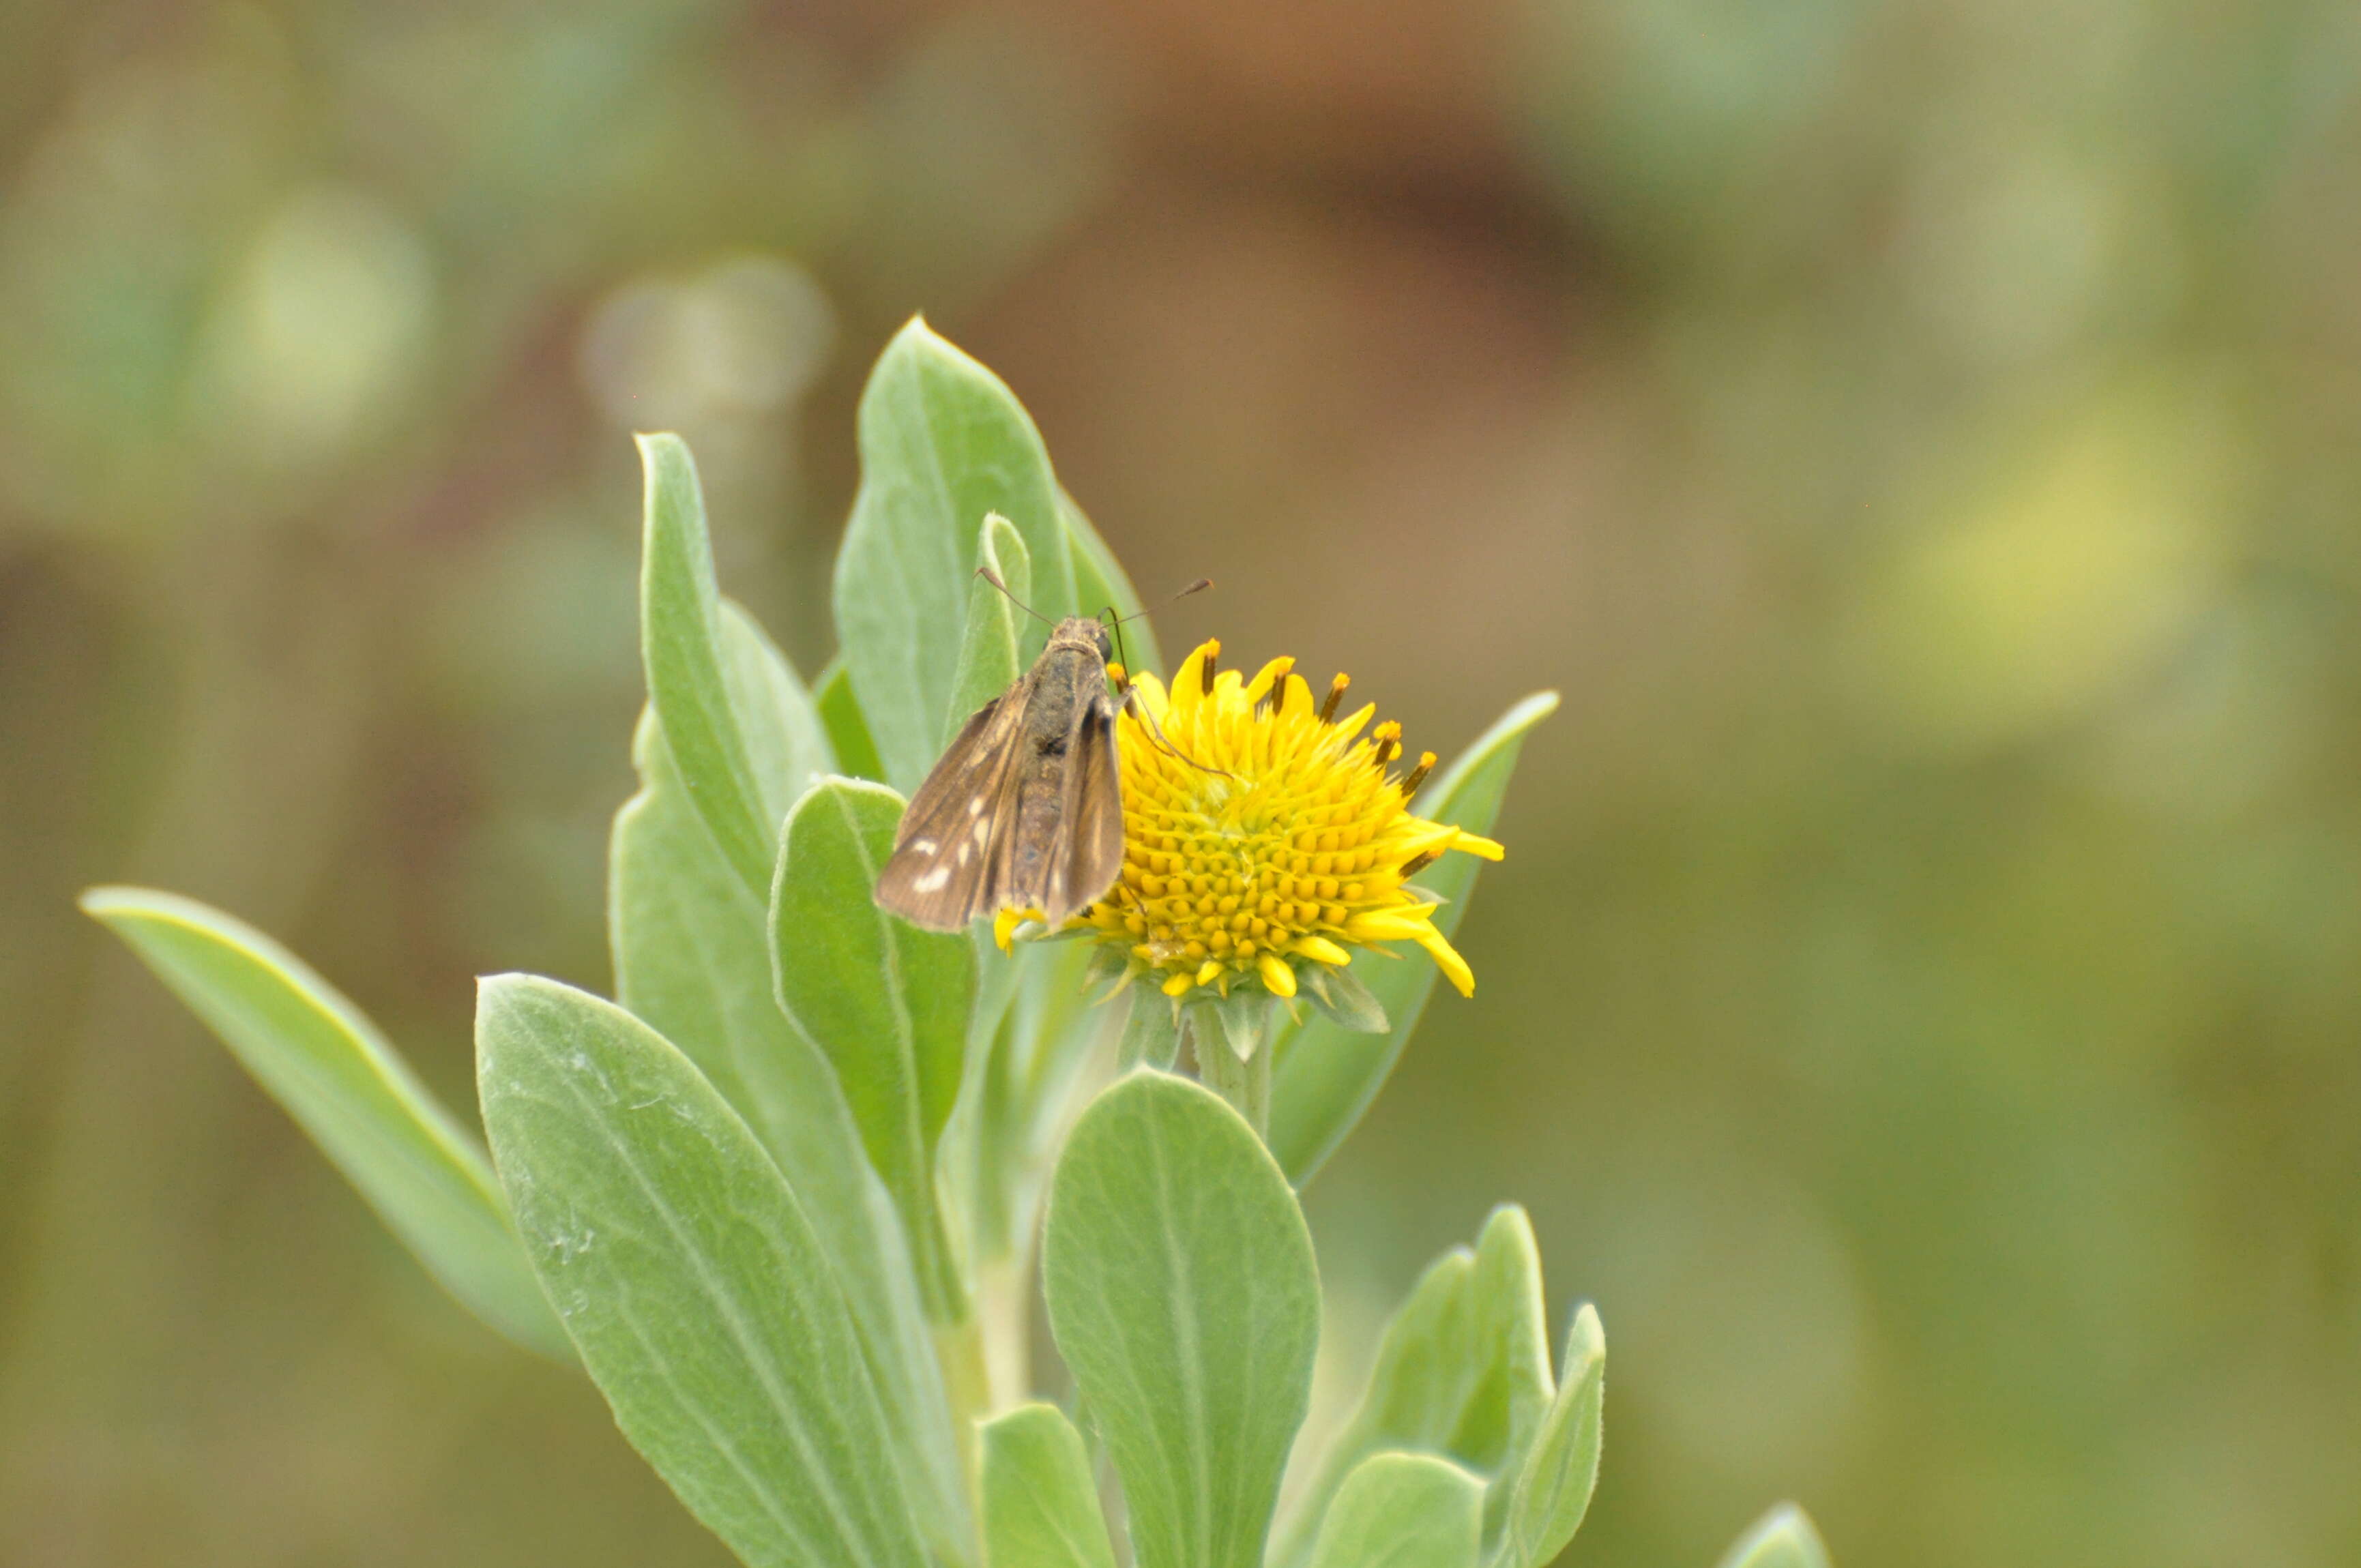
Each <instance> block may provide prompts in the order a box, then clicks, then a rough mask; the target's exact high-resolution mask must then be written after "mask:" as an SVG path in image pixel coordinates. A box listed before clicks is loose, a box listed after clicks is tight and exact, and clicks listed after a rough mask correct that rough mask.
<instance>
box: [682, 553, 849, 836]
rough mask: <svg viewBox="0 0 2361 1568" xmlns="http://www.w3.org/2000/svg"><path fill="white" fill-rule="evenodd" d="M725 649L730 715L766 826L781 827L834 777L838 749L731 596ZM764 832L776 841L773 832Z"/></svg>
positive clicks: (726, 603)
mask: <svg viewBox="0 0 2361 1568" xmlns="http://www.w3.org/2000/svg"><path fill="white" fill-rule="evenodd" d="M720 651H721V674H722V681H723V685H725V686H726V687H727V689H728V692H729V696H730V718H731V721H732V723H733V725H734V727H735V728H736V729H737V731H738V738H739V740H740V741H741V743H742V744H743V745H744V747H745V749H746V761H747V764H748V766H749V768H750V769H751V770H752V775H753V780H754V795H755V799H756V800H757V801H759V802H760V803H761V810H762V817H763V822H764V823H765V824H770V825H775V824H777V823H780V822H783V821H785V819H786V815H787V808H788V807H789V806H793V805H795V803H796V801H797V800H799V799H801V798H802V797H803V793H804V791H806V790H807V789H809V788H811V786H812V784H814V783H815V782H816V781H817V780H818V779H819V778H820V777H821V776H822V775H823V774H827V773H834V772H836V751H835V748H834V747H833V746H831V745H829V738H828V726H827V725H826V724H825V723H824V722H822V720H821V718H820V716H819V707H818V704H816V703H814V702H813V701H812V696H811V693H810V692H808V691H807V690H806V689H805V688H804V684H803V682H802V681H800V680H798V679H796V672H795V669H794V667H793V666H791V665H790V664H789V663H787V658H786V655H785V654H784V653H782V652H779V650H778V647H777V645H776V644H775V643H774V642H773V641H771V639H770V637H769V635H768V634H767V633H765V632H764V631H763V628H762V626H761V624H760V623H759V622H757V621H756V620H754V618H753V617H752V616H751V615H749V614H747V613H746V610H745V609H744V607H742V606H741V605H739V604H738V603H737V602H735V601H734V600H731V599H727V598H725V599H723V600H721V641H720ZM675 773H678V769H677V768H675ZM765 831H766V832H770V833H772V834H773V836H774V837H775V836H776V828H775V826H771V827H766V828H765Z"/></svg>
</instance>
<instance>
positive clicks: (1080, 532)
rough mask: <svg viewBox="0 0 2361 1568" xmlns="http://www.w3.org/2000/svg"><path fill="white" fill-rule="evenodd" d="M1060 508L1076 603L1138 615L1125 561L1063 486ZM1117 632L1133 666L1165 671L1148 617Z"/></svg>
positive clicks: (1085, 609)
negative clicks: (1069, 556) (1072, 566)
mask: <svg viewBox="0 0 2361 1568" xmlns="http://www.w3.org/2000/svg"><path fill="white" fill-rule="evenodd" d="M1058 511H1059V515H1060V516H1061V517H1063V518H1064V519H1065V520H1066V537H1067V539H1068V540H1069V541H1070V542H1071V547H1072V550H1073V554H1074V591H1075V595H1076V598H1075V600H1074V603H1075V607H1076V609H1077V610H1078V611H1079V613H1081V614H1083V615H1095V614H1097V613H1098V612H1099V611H1100V610H1102V609H1106V608H1107V607H1109V606H1113V607H1114V609H1115V613H1116V614H1117V615H1118V616H1124V617H1129V616H1135V615H1138V614H1139V611H1140V609H1141V606H1140V602H1139V591H1138V590H1137V588H1134V587H1132V586H1131V578H1130V577H1129V576H1126V575H1125V573H1124V569H1123V564H1122V563H1121V562H1119V561H1117V560H1116V559H1115V552H1114V551H1112V550H1110V549H1108V548H1107V544H1106V541H1105V540H1104V539H1102V538H1100V537H1099V531H1098V530H1097V529H1095V528H1093V527H1092V526H1091V520H1090V519H1089V518H1087V517H1085V516H1083V515H1082V508H1081V507H1079V506H1076V505H1075V504H1074V498H1073V497H1071V496H1070V495H1068V494H1066V492H1065V491H1063V490H1060V491H1059V492H1058ZM1118 635H1119V636H1120V638H1121V639H1122V641H1121V642H1120V643H1118V646H1119V647H1121V648H1122V649H1123V651H1124V654H1125V656H1126V658H1127V659H1128V660H1129V662H1130V666H1131V668H1133V669H1135V670H1153V671H1156V672H1158V673H1159V674H1161V673H1162V671H1163V669H1164V658H1163V655H1162V654H1161V653H1160V652H1158V650H1157V646H1156V629H1155V628H1154V627H1152V626H1150V625H1149V624H1148V620H1147V619H1146V618H1145V617H1142V618H1141V619H1140V620H1133V621H1131V622H1130V623H1129V624H1128V625H1126V626H1124V627H1123V628H1122V630H1121V631H1120V632H1119V633H1118Z"/></svg>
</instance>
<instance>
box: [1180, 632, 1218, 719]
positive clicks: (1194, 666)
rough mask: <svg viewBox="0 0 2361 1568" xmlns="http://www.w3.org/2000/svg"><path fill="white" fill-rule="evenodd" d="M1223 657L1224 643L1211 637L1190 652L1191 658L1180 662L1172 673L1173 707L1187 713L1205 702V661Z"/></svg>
mask: <svg viewBox="0 0 2361 1568" xmlns="http://www.w3.org/2000/svg"><path fill="white" fill-rule="evenodd" d="M1221 655H1222V643H1221V640H1220V639H1219V638H1213V637H1209V638H1207V639H1206V640H1205V641H1202V642H1200V643H1198V644H1197V646H1196V647H1194V648H1192V649H1191V650H1190V652H1189V656H1188V657H1187V658H1185V659H1183V660H1181V661H1180V668H1179V669H1177V670H1175V671H1173V672H1172V706H1173V707H1176V708H1178V709H1180V711H1181V712H1183V713H1186V712H1188V711H1189V710H1190V709H1191V708H1192V707H1196V706H1197V704H1198V703H1199V702H1200V701H1202V700H1203V697H1204V695H1205V661H1207V660H1208V659H1219V658H1220V657H1221Z"/></svg>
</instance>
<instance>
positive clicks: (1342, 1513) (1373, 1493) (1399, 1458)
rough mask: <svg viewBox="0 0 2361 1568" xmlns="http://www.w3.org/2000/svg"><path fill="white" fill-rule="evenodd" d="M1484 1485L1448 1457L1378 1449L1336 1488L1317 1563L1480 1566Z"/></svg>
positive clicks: (1316, 1567) (1339, 1566)
mask: <svg viewBox="0 0 2361 1568" xmlns="http://www.w3.org/2000/svg"><path fill="white" fill-rule="evenodd" d="M1483 1515H1484V1486H1483V1483H1482V1482H1480V1481H1478V1480H1477V1479H1476V1477H1474V1476H1473V1475H1468V1474H1467V1472H1466V1471H1465V1470H1462V1469H1460V1468H1459V1466H1457V1465H1456V1464H1452V1463H1451V1462H1450V1461H1449V1460H1447V1459H1437V1458H1435V1457H1434V1456H1433V1455H1432V1454H1426V1453H1378V1454H1372V1455H1371V1456H1370V1457H1369V1458H1367V1459H1365V1460H1363V1461H1362V1462H1361V1463H1360V1464H1357V1465H1356V1466H1355V1467H1354V1469H1353V1473H1352V1475H1348V1476H1346V1477H1345V1484H1344V1486H1341V1487H1340V1488H1338V1489H1337V1493H1336V1500H1335V1502H1334V1504H1332V1505H1331V1506H1330V1507H1329V1509H1328V1518H1327V1519H1326V1520H1325V1521H1323V1523H1322V1525H1321V1527H1320V1542H1319V1544H1318V1545H1317V1546H1316V1547H1314V1548H1313V1549H1312V1568H1475V1564H1476V1558H1477V1550H1478V1548H1479V1545H1480V1541H1479V1539H1478V1538H1479V1537H1480V1536H1481V1535H1482V1533H1483Z"/></svg>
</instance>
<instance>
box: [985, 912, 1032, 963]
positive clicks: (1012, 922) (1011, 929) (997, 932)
mask: <svg viewBox="0 0 2361 1568" xmlns="http://www.w3.org/2000/svg"><path fill="white" fill-rule="evenodd" d="M1025 914H1026V912H1025V911H1024V910H1022V909H1004V910H1002V911H1001V912H1000V913H999V914H997V915H995V916H993V917H992V939H993V941H994V943H995V944H997V945H998V947H999V948H1000V950H1001V951H1002V952H1004V953H1005V952H1006V951H1008V948H1009V944H1010V942H1011V941H1012V940H1013V939H1014V938H1015V937H1016V927H1018V926H1019V925H1021V924H1022V923H1023V922H1024V919H1025Z"/></svg>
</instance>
